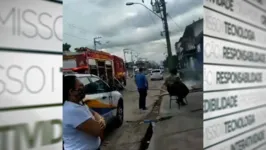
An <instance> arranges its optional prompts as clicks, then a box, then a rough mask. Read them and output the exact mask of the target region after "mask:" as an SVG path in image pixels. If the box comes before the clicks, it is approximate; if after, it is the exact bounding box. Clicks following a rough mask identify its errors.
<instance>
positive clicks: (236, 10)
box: [204, 0, 266, 30]
mask: <svg viewBox="0 0 266 150" xmlns="http://www.w3.org/2000/svg"><path fill="white" fill-rule="evenodd" d="M251 1H254V0H251ZM265 2H266V1H265ZM255 3H256V2H255ZM264 4H265V3H264ZM204 5H205V6H206V7H208V8H210V9H214V10H216V11H218V12H221V13H224V14H226V15H229V16H231V17H234V18H236V19H240V20H243V21H245V22H247V23H250V24H253V25H255V26H258V27H260V28H263V29H265V30H266V22H265V21H266V20H265V21H264V16H265V17H266V15H265V12H263V11H262V10H260V9H258V8H256V7H254V6H252V5H251V4H250V3H248V2H246V1H245V0H230V1H228V3H227V5H226V7H224V5H223V4H222V1H220V3H219V1H216V2H215V1H210V0H207V1H205V4H204ZM265 8H266V5H265Z"/></svg>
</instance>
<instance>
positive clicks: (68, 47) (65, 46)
mask: <svg viewBox="0 0 266 150" xmlns="http://www.w3.org/2000/svg"><path fill="white" fill-rule="evenodd" d="M70 47H71V45H70V44H68V43H64V44H63V51H64V52H70Z"/></svg>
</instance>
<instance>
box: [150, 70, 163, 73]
mask: <svg viewBox="0 0 266 150" xmlns="http://www.w3.org/2000/svg"><path fill="white" fill-rule="evenodd" d="M160 72H161V71H160V70H152V73H160Z"/></svg>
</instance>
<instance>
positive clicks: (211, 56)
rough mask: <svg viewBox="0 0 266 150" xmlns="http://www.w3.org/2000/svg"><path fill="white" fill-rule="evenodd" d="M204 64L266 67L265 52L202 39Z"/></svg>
mask: <svg viewBox="0 0 266 150" xmlns="http://www.w3.org/2000/svg"><path fill="white" fill-rule="evenodd" d="M204 62H205V63H216V64H231V65H247V66H260V67H266V51H265V50H262V49H257V48H253V47H249V46H245V45H241V44H236V43H231V42H227V41H223V40H219V39H215V38H210V37H204Z"/></svg>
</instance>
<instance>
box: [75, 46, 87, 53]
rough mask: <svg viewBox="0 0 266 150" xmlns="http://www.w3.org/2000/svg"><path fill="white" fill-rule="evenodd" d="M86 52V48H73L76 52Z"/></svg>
mask: <svg viewBox="0 0 266 150" xmlns="http://www.w3.org/2000/svg"><path fill="white" fill-rule="evenodd" d="M87 50H88V48H87V47H80V48H75V51H76V52H86V51H87Z"/></svg>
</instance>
